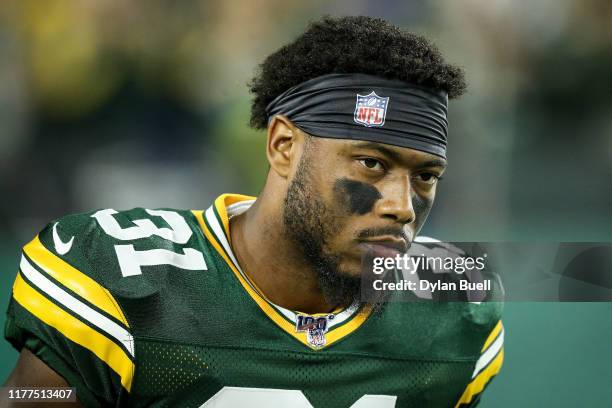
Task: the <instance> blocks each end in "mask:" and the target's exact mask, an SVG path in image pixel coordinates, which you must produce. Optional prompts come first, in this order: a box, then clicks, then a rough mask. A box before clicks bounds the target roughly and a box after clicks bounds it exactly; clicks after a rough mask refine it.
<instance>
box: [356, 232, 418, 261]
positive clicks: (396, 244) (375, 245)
mask: <svg viewBox="0 0 612 408" xmlns="http://www.w3.org/2000/svg"><path fill="white" fill-rule="evenodd" d="M359 246H360V247H362V248H363V249H365V250H366V251H368V252H369V251H371V252H372V254H373V255H374V256H376V257H384V258H394V257H395V256H396V255H402V254H405V253H406V252H408V248H409V245H408V242H406V240H404V239H403V238H399V237H393V236H381V237H377V238H375V239H368V240H363V241H361V242H360V244H359Z"/></svg>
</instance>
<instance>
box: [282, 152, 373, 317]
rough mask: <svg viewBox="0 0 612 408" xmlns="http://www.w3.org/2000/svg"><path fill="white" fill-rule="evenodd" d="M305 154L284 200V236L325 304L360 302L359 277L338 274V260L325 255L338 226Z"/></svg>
mask: <svg viewBox="0 0 612 408" xmlns="http://www.w3.org/2000/svg"><path fill="white" fill-rule="evenodd" d="M308 154H309V151H308V148H307V149H306V150H305V151H304V153H303V155H302V157H301V159H300V163H299V164H298V168H297V171H296V174H295V177H294V178H293V180H291V182H290V184H289V187H288V190H287V194H286V196H285V199H284V208H283V233H284V235H285V236H286V237H287V238H288V239H289V240H290V242H293V244H294V246H295V248H296V249H297V250H298V251H299V252H300V254H301V255H302V257H303V258H304V259H305V260H306V261H307V262H308V264H309V265H310V267H311V269H312V270H313V271H314V273H315V274H316V277H317V282H318V284H319V288H320V289H321V291H322V293H323V296H324V298H325V300H326V302H327V303H329V304H330V305H332V306H334V307H336V306H348V305H350V304H351V303H353V302H355V301H357V300H359V299H360V294H361V277H360V276H357V277H355V276H351V275H350V274H349V273H347V272H343V271H342V270H340V268H339V263H340V260H339V258H338V256H336V255H333V254H330V253H327V252H326V248H327V247H328V243H329V240H330V238H331V237H333V236H335V235H336V234H338V233H339V231H340V230H341V225H340V224H339V222H338V220H339V217H336V216H334V214H333V212H332V211H331V210H330V208H328V206H326V205H325V203H324V202H323V201H322V200H321V199H320V198H319V197H318V194H317V193H316V191H314V189H313V187H312V184H313V183H312V178H311V175H310V172H309V166H308V164H309V163H308V162H309V160H308Z"/></svg>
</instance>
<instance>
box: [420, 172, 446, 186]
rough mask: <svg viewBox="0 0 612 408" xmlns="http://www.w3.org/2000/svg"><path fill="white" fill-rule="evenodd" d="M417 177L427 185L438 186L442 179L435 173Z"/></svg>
mask: <svg viewBox="0 0 612 408" xmlns="http://www.w3.org/2000/svg"><path fill="white" fill-rule="evenodd" d="M416 177H417V178H418V179H419V181H422V182H423V183H425V184H436V183H437V182H438V180H440V179H441V177H440V176H438V175H437V174H434V173H420V174H417V175H416Z"/></svg>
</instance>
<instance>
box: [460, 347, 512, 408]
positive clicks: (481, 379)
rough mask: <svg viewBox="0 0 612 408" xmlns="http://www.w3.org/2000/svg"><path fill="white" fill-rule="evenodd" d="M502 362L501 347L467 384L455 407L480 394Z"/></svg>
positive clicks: (502, 353)
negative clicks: (491, 359) (489, 362)
mask: <svg viewBox="0 0 612 408" xmlns="http://www.w3.org/2000/svg"><path fill="white" fill-rule="evenodd" d="M503 362H504V349H503V348H502V349H501V350H500V351H499V353H497V356H496V357H495V358H494V359H493V361H491V364H489V365H488V366H487V367H486V368H485V369H484V370H482V371H481V372H480V374H478V376H476V378H474V380H472V382H471V383H469V384H468V386H467V387H466V389H465V391H464V392H463V395H461V398H460V399H459V402H457V404H456V405H455V408H459V407H460V406H461V404H469V403H470V402H471V401H472V399H474V397H475V396H476V395H478V394H480V393H481V392H482V391H483V390H484V389H485V387H486V385H487V384H488V383H489V381H491V379H492V378H493V377H494V376H495V375H497V373H499V370H501V366H502V364H503Z"/></svg>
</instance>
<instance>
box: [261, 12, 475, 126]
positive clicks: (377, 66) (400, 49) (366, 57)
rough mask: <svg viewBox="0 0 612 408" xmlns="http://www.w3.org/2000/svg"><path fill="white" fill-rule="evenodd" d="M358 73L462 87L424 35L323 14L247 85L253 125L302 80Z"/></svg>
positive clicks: (458, 90)
mask: <svg viewBox="0 0 612 408" xmlns="http://www.w3.org/2000/svg"><path fill="white" fill-rule="evenodd" d="M347 73H362V74H372V75H378V76H382V77H385V78H389V79H399V80H402V81H406V82H410V83H414V84H418V85H423V86H427V87H429V88H432V89H433V90H443V91H445V92H447V93H448V96H449V98H451V99H452V98H456V97H458V96H460V95H461V94H463V92H464V91H465V79H464V74H463V70H462V69H461V68H459V67H457V66H454V65H450V64H447V63H446V62H444V60H443V58H442V55H441V54H440V52H439V51H438V49H437V48H436V47H435V46H434V45H433V44H431V43H430V42H429V41H428V40H426V39H425V38H423V37H421V36H418V35H415V34H412V33H409V32H406V31H402V30H401V29H400V28H398V27H396V26H394V25H392V24H390V23H389V22H387V21H385V20H383V19H380V18H373V17H366V16H356V17H353V16H351V17H339V18H333V17H329V16H326V17H323V18H322V19H321V20H319V21H315V22H312V23H311V24H310V25H309V26H308V28H307V29H306V31H305V32H304V33H303V34H302V35H300V36H299V37H298V38H297V39H296V40H295V41H293V42H292V43H290V44H287V45H285V46H284V47H282V48H281V49H279V50H278V51H276V52H275V53H273V54H271V55H270V56H268V58H266V59H265V61H264V62H263V63H262V64H261V65H260V66H259V69H258V72H257V74H256V76H255V77H254V78H253V79H252V80H251V82H250V83H249V90H250V91H251V93H253V95H254V97H253V101H252V104H251V121H250V124H251V127H253V128H256V129H265V128H266V127H267V124H268V117H267V115H266V106H267V105H268V104H269V103H270V102H271V101H272V100H273V99H274V98H276V97H277V96H278V95H280V94H281V93H283V92H284V91H286V90H287V89H289V88H291V87H292V86H295V85H298V84H300V83H302V82H304V81H307V80H309V79H312V78H316V77H318V76H321V75H326V74H347Z"/></svg>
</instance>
